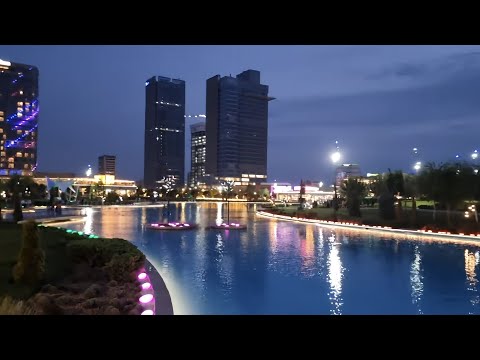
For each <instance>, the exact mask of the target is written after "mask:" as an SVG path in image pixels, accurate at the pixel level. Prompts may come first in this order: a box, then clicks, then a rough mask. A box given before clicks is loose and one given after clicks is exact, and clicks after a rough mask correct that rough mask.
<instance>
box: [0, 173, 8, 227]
mask: <svg viewBox="0 0 480 360" xmlns="http://www.w3.org/2000/svg"><path fill="white" fill-rule="evenodd" d="M7 190H8V187H7V184H6V183H5V182H3V181H0V222H2V206H3V203H4V202H5V198H4V197H3V194H4V192H5V195H6V193H7Z"/></svg>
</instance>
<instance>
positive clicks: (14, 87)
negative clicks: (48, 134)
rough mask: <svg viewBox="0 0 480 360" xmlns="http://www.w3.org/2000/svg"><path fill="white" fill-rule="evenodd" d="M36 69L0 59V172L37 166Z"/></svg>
mask: <svg viewBox="0 0 480 360" xmlns="http://www.w3.org/2000/svg"><path fill="white" fill-rule="evenodd" d="M39 110H40V109H39V106H38V69H37V68H36V67H35V66H31V65H24V64H17V63H11V62H9V61H4V60H0V175H15V174H18V175H32V172H33V171H34V170H35V169H36V167H37V132H38V131H37V128H38V117H39V116H38V115H39Z"/></svg>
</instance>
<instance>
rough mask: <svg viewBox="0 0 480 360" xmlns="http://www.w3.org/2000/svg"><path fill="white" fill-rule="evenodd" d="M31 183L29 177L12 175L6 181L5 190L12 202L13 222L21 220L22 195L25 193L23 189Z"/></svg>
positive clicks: (31, 180)
mask: <svg viewBox="0 0 480 360" xmlns="http://www.w3.org/2000/svg"><path fill="white" fill-rule="evenodd" d="M32 183H33V179H32V178H31V177H24V176H18V175H13V176H12V177H10V180H8V181H7V190H8V191H9V193H10V194H11V195H12V200H13V221H14V222H19V221H21V220H23V212H22V194H24V193H25V189H26V188H27V187H28V186H29V185H31V184H32Z"/></svg>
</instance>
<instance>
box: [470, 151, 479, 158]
mask: <svg viewBox="0 0 480 360" xmlns="http://www.w3.org/2000/svg"><path fill="white" fill-rule="evenodd" d="M471 157H472V159H473V160H476V159H477V158H478V151H477V150H475V151H474V152H473V153H472V155H471Z"/></svg>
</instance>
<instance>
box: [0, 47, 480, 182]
mask: <svg viewBox="0 0 480 360" xmlns="http://www.w3.org/2000/svg"><path fill="white" fill-rule="evenodd" d="M0 58H1V59H3V60H8V61H12V62H19V63H26V64H31V65H35V66H37V67H38V68H39V70H40V109H41V111H40V122H39V154H38V159H39V168H38V170H40V171H70V172H75V173H77V174H81V173H83V172H84V171H85V170H86V168H87V165H88V164H91V165H92V167H93V168H94V169H96V166H97V157H98V156H99V155H102V154H113V155H117V172H118V175H117V176H119V177H121V178H127V179H132V180H140V179H142V177H143V137H144V117H145V113H144V112H145V80H146V79H147V78H149V77H151V76H154V75H161V76H168V77H174V78H179V79H183V80H185V81H186V88H187V101H186V102H187V103H186V113H187V114H205V86H206V85H205V81H206V79H207V78H209V77H211V76H214V75H216V74H220V75H222V76H224V75H229V74H231V75H236V74H238V73H240V72H242V71H244V70H247V69H254V70H259V71H260V72H261V81H262V83H263V84H266V85H269V87H270V95H271V96H274V97H275V98H276V100H274V101H271V102H270V118H269V144H268V175H269V180H270V181H273V180H277V181H289V182H294V183H297V182H299V180H300V178H303V179H311V180H323V181H326V179H327V180H328V178H332V177H333V166H332V164H331V163H330V160H329V154H330V152H331V151H332V150H333V149H334V143H335V140H338V141H339V145H340V148H341V151H342V155H343V159H342V162H344V163H358V164H360V166H361V168H362V170H363V172H383V171H386V170H387V169H388V168H391V169H392V170H393V169H404V170H406V171H410V169H411V168H412V165H413V162H414V160H416V159H415V158H414V156H413V153H412V148H413V147H417V148H418V149H419V158H418V160H421V161H423V162H426V161H430V160H431V161H445V160H450V159H452V158H454V156H455V155H456V154H459V155H461V156H463V157H466V156H468V154H469V153H471V152H472V151H473V150H474V149H476V148H477V147H478V148H479V150H480V144H479V142H480V140H479V139H480V136H479V134H480V121H479V120H480V101H479V100H480V46H420V45H417V46H0ZM192 122H193V121H192V120H189V121H188V122H187V123H186V129H187V130H188V131H187V137H186V138H187V141H189V125H190V124H191V123H192ZM186 151H187V158H186V165H187V166H188V167H189V165H190V156H189V147H187V150H186Z"/></svg>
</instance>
